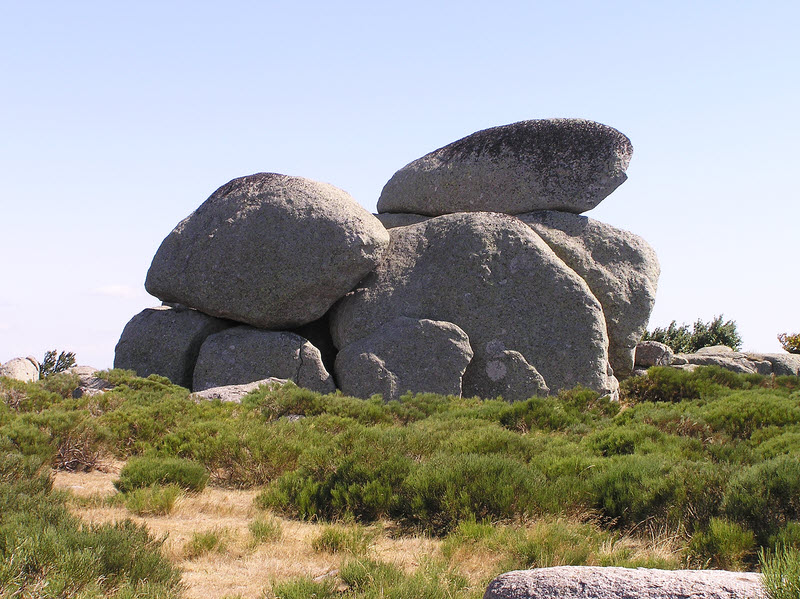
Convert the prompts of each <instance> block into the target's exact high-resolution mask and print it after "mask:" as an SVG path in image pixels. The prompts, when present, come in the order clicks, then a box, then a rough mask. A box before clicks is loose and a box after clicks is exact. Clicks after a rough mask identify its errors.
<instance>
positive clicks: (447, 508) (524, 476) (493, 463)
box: [394, 454, 544, 534]
mask: <svg viewBox="0 0 800 599" xmlns="http://www.w3.org/2000/svg"><path fill="white" fill-rule="evenodd" d="M543 482H544V481H543V480H542V477H541V475H538V476H537V473H536V472H535V471H532V470H531V469H529V468H527V467H526V466H524V465H523V464H521V463H519V462H517V461H515V460H511V459H509V458H506V457H504V456H501V455H479V454H463V455H446V454H440V455H437V456H434V457H433V458H432V459H430V460H429V461H427V462H425V463H422V464H420V465H419V467H417V468H415V469H414V470H413V471H412V472H411V473H410V474H409V476H408V477H407V478H406V480H405V481H403V487H402V490H401V494H400V495H401V497H400V503H399V505H398V507H397V509H396V511H395V513H394V515H395V516H396V517H398V518H399V519H401V520H402V521H403V522H404V523H406V524H407V525H412V526H418V527H422V528H424V529H426V530H428V531H429V532H433V533H435V534H444V533H447V532H448V531H450V530H452V529H453V528H454V527H455V526H456V525H457V524H458V523H459V522H460V521H462V520H466V519H475V520H484V519H487V518H488V519H504V518H512V517H514V516H518V515H524V514H526V513H527V512H528V511H530V510H531V509H532V508H533V507H534V506H533V505H532V504H533V503H534V497H535V496H536V487H537V486H539V485H542V483H543Z"/></svg>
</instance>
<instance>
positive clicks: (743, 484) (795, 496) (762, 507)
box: [723, 455, 800, 543]
mask: <svg viewBox="0 0 800 599" xmlns="http://www.w3.org/2000/svg"><path fill="white" fill-rule="evenodd" d="M723 511H724V512H725V513H726V514H727V515H728V516H729V517H730V518H732V519H733V520H735V521H737V522H740V523H742V524H745V525H747V526H749V527H750V528H751V529H752V530H754V531H755V532H756V534H757V535H758V539H759V541H760V542H762V543H763V542H766V540H767V538H768V535H769V534H770V533H774V532H775V531H777V530H778V529H779V528H781V527H783V526H786V524H788V522H790V521H797V520H800V461H798V459H797V456H794V455H781V456H778V457H776V458H773V459H771V460H767V461H765V462H762V463H760V464H756V465H754V466H751V467H749V468H747V469H746V470H744V471H742V472H741V473H740V474H739V475H737V476H736V477H735V478H734V479H733V480H732V481H731V483H730V485H729V487H728V489H727V491H726V493H725V498H724V502H723Z"/></svg>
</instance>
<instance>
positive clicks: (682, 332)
mask: <svg viewBox="0 0 800 599" xmlns="http://www.w3.org/2000/svg"><path fill="white" fill-rule="evenodd" d="M642 341H658V342H659V343H663V344H664V345H668V346H669V347H670V348H672V350H673V351H674V352H676V353H694V352H696V351H697V350H698V349H700V348H703V347H711V346H714V345H726V346H728V347H731V348H733V349H735V350H739V349H740V348H741V346H742V338H741V336H740V335H739V332H738V331H737V330H736V322H734V321H733V320H728V321H725V322H723V320H722V315H720V316H715V317H714V319H713V320H712V321H711V322H708V323H706V322H703V321H702V320H700V319H697V320H696V321H695V323H694V325H693V327H692V332H691V333H690V332H689V325H687V324H682V325H680V326H678V324H677V323H676V322H675V321H674V320H673V321H672V322H671V323H670V324H669V326H668V327H667V328H660V327H656V328H655V329H653V331H652V332H646V333H645V334H644V336H643V337H642Z"/></svg>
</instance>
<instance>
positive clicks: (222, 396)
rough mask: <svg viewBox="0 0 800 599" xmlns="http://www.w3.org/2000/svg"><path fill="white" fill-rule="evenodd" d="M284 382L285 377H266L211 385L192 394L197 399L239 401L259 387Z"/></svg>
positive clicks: (282, 383)
mask: <svg viewBox="0 0 800 599" xmlns="http://www.w3.org/2000/svg"><path fill="white" fill-rule="evenodd" d="M284 384H286V379H276V378H268V379H264V380H263V381H253V382H252V383H244V384H242V385H225V386H224V387H211V388H210V389H204V390H203V391H197V392H196V393H193V394H192V396H193V397H195V398H198V399H218V400H220V401H223V402H231V403H241V401H242V398H243V397H244V396H245V395H247V394H248V393H251V392H253V391H255V390H256V389H258V388H259V387H263V386H267V387H272V386H276V385H278V386H279V385H284Z"/></svg>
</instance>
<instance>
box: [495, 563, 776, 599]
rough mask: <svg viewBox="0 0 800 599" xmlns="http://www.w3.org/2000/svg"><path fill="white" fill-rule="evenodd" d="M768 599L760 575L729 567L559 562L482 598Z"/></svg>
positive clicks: (508, 577) (519, 574)
mask: <svg viewBox="0 0 800 599" xmlns="http://www.w3.org/2000/svg"><path fill="white" fill-rule="evenodd" d="M633 598H642V599H687V598H691V599H766V594H765V591H764V587H763V585H762V583H761V575H760V574H756V573H752V572H728V571H725V570H654V569H649V568H636V569H633V568H616V567H598V566H556V567H552V568H538V569H534V570H517V571H514V572H508V573H506V574H501V575H500V576H498V577H497V578H495V579H494V580H493V581H492V582H491V583H489V587H488V588H487V589H486V593H485V594H484V595H483V599H633Z"/></svg>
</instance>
